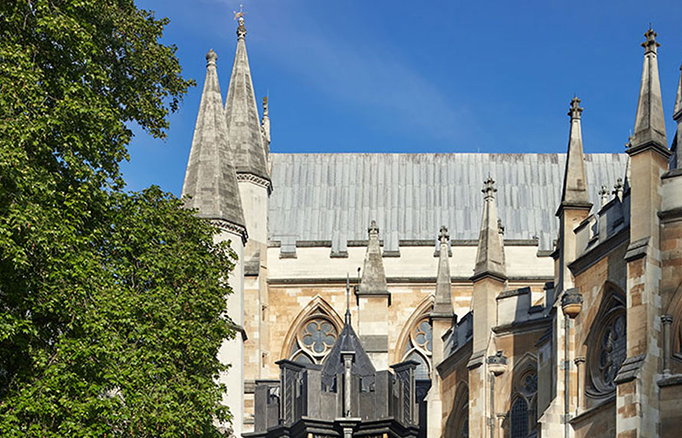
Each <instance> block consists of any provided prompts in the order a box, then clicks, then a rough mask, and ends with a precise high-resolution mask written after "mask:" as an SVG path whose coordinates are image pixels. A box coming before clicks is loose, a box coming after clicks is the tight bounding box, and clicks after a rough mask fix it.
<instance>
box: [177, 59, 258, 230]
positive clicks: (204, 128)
mask: <svg viewBox="0 0 682 438" xmlns="http://www.w3.org/2000/svg"><path fill="white" fill-rule="evenodd" d="M217 59H218V55H216V53H215V52H214V51H213V50H211V51H209V52H208V53H207V54H206V79H205V81H204V90H203V93H202V95H201V104H200V105H199V115H198V116H197V123H196V126H195V128H194V137H193V138H192V149H191V150H190V154H189V162H188V163H187V171H186V173H185V182H184V184H183V186H182V195H183V196H188V198H187V199H186V200H185V205H186V206H187V208H197V209H199V213H198V215H199V216H200V217H203V218H208V219H216V220H222V221H225V222H228V223H229V224H231V225H232V226H233V227H236V228H237V229H239V230H241V231H240V233H241V234H242V237H243V238H245V237H246V227H245V222H244V213H243V211H242V203H241V197H240V194H239V188H238V186H237V176H236V174H235V169H234V167H233V166H232V160H230V154H229V149H228V144H227V126H226V124H225V113H224V112H223V99H222V97H221V95H220V85H219V83H218V73H217V67H216V61H217Z"/></svg>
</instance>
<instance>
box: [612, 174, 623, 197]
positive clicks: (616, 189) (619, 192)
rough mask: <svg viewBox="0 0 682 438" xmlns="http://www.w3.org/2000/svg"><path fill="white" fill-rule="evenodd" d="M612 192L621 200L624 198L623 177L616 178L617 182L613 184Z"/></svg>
mask: <svg viewBox="0 0 682 438" xmlns="http://www.w3.org/2000/svg"><path fill="white" fill-rule="evenodd" d="M612 193H613V194H614V195H616V197H617V198H618V199H620V200H621V201H622V200H623V178H618V179H617V180H616V184H614V186H613V192H612Z"/></svg>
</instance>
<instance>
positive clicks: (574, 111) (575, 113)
mask: <svg viewBox="0 0 682 438" xmlns="http://www.w3.org/2000/svg"><path fill="white" fill-rule="evenodd" d="M580 102H581V101H580V99H578V97H577V96H573V99H571V108H570V109H569V110H568V115H569V116H571V119H580V114H581V113H582V112H583V109H582V108H580Z"/></svg>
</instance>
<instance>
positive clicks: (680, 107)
mask: <svg viewBox="0 0 682 438" xmlns="http://www.w3.org/2000/svg"><path fill="white" fill-rule="evenodd" d="M673 120H675V121H676V122H677V123H682V65H681V66H680V80H679V82H678V83H677V98H676V99H675V110H674V111H673Z"/></svg>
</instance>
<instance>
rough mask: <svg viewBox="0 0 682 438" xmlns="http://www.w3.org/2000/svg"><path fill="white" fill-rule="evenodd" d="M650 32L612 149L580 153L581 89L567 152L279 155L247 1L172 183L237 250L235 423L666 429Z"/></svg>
mask: <svg viewBox="0 0 682 438" xmlns="http://www.w3.org/2000/svg"><path fill="white" fill-rule="evenodd" d="M645 37H646V41H645V42H644V43H643V44H642V46H643V47H644V66H643V73H642V78H641V87H640V93H639V102H638V106H637V109H636V111H635V115H636V117H635V125H634V130H633V132H634V134H633V136H632V137H631V138H630V139H629V141H628V144H627V151H626V154H584V151H583V140H582V112H583V108H581V106H580V103H581V102H580V99H578V98H577V97H575V98H573V100H572V101H571V102H570V105H569V111H568V116H569V119H570V121H569V136H568V147H567V153H566V154H274V153H270V141H271V133H270V118H269V117H270V115H269V112H268V106H267V100H265V101H264V104H263V115H262V117H261V118H260V119H259V113H258V107H257V105H256V93H255V90H254V87H253V82H252V78H251V72H250V67H249V60H248V56H247V52H246V27H245V24H244V20H243V18H240V21H239V26H238V29H237V49H236V55H235V60H234V64H233V67H232V74H231V76H230V83H229V86H228V91H227V96H226V101H225V103H224V105H223V102H222V96H221V94H220V88H219V86H218V70H217V65H216V62H217V61H216V60H217V55H216V54H215V53H214V52H213V51H211V52H209V54H208V55H207V61H208V62H207V75H206V81H205V84H204V91H203V96H202V101H201V106H200V109H199V116H198V118H197V125H196V131H195V135H194V139H193V142H192V148H191V152H190V158H189V163H188V167H187V174H186V176H185V185H184V187H183V194H185V195H189V196H190V197H191V198H189V199H188V200H187V201H186V202H187V205H188V206H189V207H192V208H198V211H199V215H200V216H201V217H205V218H207V219H210V220H212V221H213V222H214V223H215V224H216V225H217V226H218V227H220V230H221V234H219V235H218V236H217V237H216V238H217V239H220V240H230V241H231V244H232V247H233V248H234V249H235V251H236V252H237V254H238V256H239V262H238V263H237V266H236V269H235V272H234V274H233V276H232V277H231V278H230V279H229V281H230V283H231V285H232V287H233V289H234V292H235V293H234V295H233V296H231V297H230V298H229V302H228V306H229V313H230V316H231V317H232V319H233V321H234V322H235V324H237V325H238V327H237V329H238V330H237V331H238V337H237V339H235V340H232V341H226V342H225V345H224V346H223V348H222V349H221V352H220V355H219V356H220V359H221V360H223V361H225V362H229V363H232V367H231V368H230V370H229V371H228V372H227V373H226V374H224V375H221V376H220V380H221V381H222V382H223V383H225V384H226V386H227V390H228V392H227V394H226V396H225V403H227V404H228V405H229V406H230V408H231V410H232V413H233V414H234V421H233V424H232V425H231V428H232V431H233V434H234V435H235V436H253V437H292V438H294V437H306V438H315V437H319V438H322V437H344V438H347V437H367V438H376V437H381V438H389V437H415V438H417V437H447V438H451V437H463V436H472V437H488V438H503V437H511V438H516V437H535V436H541V437H570V438H573V437H576V438H577V437H589V438H598V437H619V438H625V437H677V436H679V430H682V288H681V287H680V284H682V158H680V154H679V153H678V146H679V145H680V144H682V129H680V128H681V127H682V126H681V124H682V76H681V78H680V83H679V86H678V89H677V92H676V94H675V95H674V99H675V110H674V114H673V121H674V122H675V123H676V124H677V127H678V129H677V133H676V135H675V137H674V138H673V139H672V141H671V143H670V147H668V140H667V138H666V134H665V133H666V130H665V117H664V114H663V105H662V102H663V100H662V99H664V98H667V97H666V96H665V95H663V94H662V93H661V89H660V83H659V78H658V59H657V56H658V47H659V44H658V43H657V42H656V34H655V33H654V32H653V30H649V31H648V32H647V33H646V34H645ZM670 98H671V99H672V98H673V95H671V96H670ZM624 128H626V127H624ZM587 129H589V127H587ZM275 139H276V136H275ZM610 187H613V190H612V191H611V190H610ZM481 189H482V190H481ZM481 191H482V193H481ZM368 226H369V228H368ZM438 230H440V232H438ZM356 273H357V276H356ZM341 315H343V317H342V316H341ZM356 330H357V331H356ZM221 426H223V427H227V426H228V425H221Z"/></svg>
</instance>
